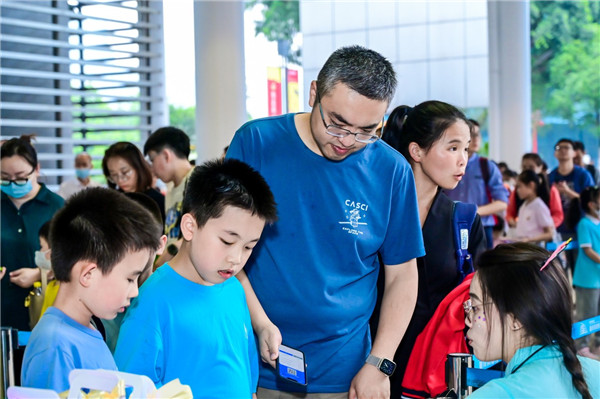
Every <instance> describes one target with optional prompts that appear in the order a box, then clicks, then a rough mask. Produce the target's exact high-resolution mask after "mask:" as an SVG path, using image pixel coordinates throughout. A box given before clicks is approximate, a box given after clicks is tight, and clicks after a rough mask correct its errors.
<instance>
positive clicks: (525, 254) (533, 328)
mask: <svg viewBox="0 0 600 399" xmlns="http://www.w3.org/2000/svg"><path fill="white" fill-rule="evenodd" d="M549 256H550V253H549V252H548V251H546V250H545V249H543V248H541V247H539V246H537V245H533V244H529V243H513V244H501V245H498V246H497V247H496V248H494V249H492V250H490V251H487V252H484V253H483V254H481V255H480V258H479V268H478V270H477V276H478V278H479V282H480V284H481V290H482V298H481V299H482V301H483V303H484V304H486V303H488V304H491V303H493V304H494V305H495V307H496V308H497V310H498V312H499V315H500V320H501V324H502V325H501V328H502V331H504V327H505V325H504V323H505V320H506V317H507V316H508V315H512V316H513V317H514V318H515V319H516V320H517V321H519V322H520V323H521V325H522V326H523V329H524V331H525V333H526V335H527V336H528V337H529V338H531V339H532V342H533V344H536V345H558V347H559V349H560V351H561V353H562V355H563V361H564V364H565V366H566V368H567V370H568V371H569V373H570V374H571V379H572V381H573V385H574V387H575V389H577V391H579V393H581V396H582V397H583V398H586V399H591V398H592V396H591V394H590V392H589V389H588V385H587V383H586V381H585V379H584V376H583V370H582V367H581V363H580V362H579V359H578V358H577V350H576V348H575V342H574V341H573V338H572V337H571V325H572V323H573V317H572V309H573V301H572V296H571V290H572V288H571V285H570V284H569V282H568V280H567V278H566V276H565V274H564V271H563V268H562V266H561V265H560V263H559V261H558V259H554V260H553V261H552V262H551V263H550V264H549V265H548V266H547V267H546V268H545V269H544V270H542V271H540V268H541V267H542V265H543V264H544V263H545V262H546V260H547V259H548V258H549ZM484 306H485V307H486V308H487V309H486V310H487V311H490V310H491V309H490V307H491V305H484Z"/></svg>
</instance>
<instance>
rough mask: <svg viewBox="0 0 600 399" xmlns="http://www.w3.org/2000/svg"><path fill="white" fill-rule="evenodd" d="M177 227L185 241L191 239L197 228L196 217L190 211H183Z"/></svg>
mask: <svg viewBox="0 0 600 399" xmlns="http://www.w3.org/2000/svg"><path fill="white" fill-rule="evenodd" d="M179 227H180V229H181V235H182V236H183V239H184V240H185V241H191V240H192V238H193V237H194V234H195V233H196V230H197V229H198V223H196V218H195V217H194V216H193V215H192V214H191V213H185V214H183V216H181V224H180V225H179Z"/></svg>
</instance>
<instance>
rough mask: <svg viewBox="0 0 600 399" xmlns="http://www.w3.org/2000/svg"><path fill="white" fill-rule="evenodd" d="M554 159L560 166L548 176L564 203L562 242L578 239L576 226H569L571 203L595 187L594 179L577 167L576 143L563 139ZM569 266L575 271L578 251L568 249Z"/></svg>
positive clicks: (559, 142)
mask: <svg viewBox="0 0 600 399" xmlns="http://www.w3.org/2000/svg"><path fill="white" fill-rule="evenodd" d="M554 157H555V158H556V160H557V161H558V166H557V167H556V168H554V169H553V170H552V172H550V173H549V174H548V182H549V183H550V184H552V185H553V186H554V187H556V188H557V189H558V192H559V193H560V199H561V202H562V207H563V212H564V214H565V221H564V222H563V223H562V224H561V225H560V226H558V229H557V231H558V232H559V233H560V236H561V240H563V241H564V240H567V239H568V238H573V239H575V240H576V239H577V234H576V232H575V226H568V223H569V221H568V215H569V207H570V206H571V201H572V200H573V199H574V198H579V194H580V193H581V192H582V191H583V189H584V188H586V187H589V186H593V185H594V179H592V175H590V174H589V172H588V171H587V170H585V169H584V168H582V167H581V166H577V165H575V162H574V160H573V158H574V157H575V143H574V142H573V140H570V139H567V138H562V139H560V140H558V142H557V143H556V145H555V146H554ZM565 256H566V259H567V266H568V267H569V268H570V269H571V272H574V270H575V261H576V260H577V250H576V249H568V250H566V251H565Z"/></svg>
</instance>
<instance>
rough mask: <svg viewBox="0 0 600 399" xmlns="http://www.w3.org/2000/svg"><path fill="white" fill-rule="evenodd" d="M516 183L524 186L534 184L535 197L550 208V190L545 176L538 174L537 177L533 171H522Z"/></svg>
mask: <svg viewBox="0 0 600 399" xmlns="http://www.w3.org/2000/svg"><path fill="white" fill-rule="evenodd" d="M517 181H520V182H521V183H525V184H529V183H534V184H535V192H536V194H537V196H538V197H540V198H541V199H542V201H544V203H545V204H546V206H548V207H550V188H549V186H548V180H546V175H545V174H543V173H540V174H539V175H538V174H537V173H535V172H534V171H533V170H524V171H522V172H521V173H519V176H518V177H517ZM521 203H522V202H521Z"/></svg>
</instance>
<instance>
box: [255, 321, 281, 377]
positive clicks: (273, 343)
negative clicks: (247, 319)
mask: <svg viewBox="0 0 600 399" xmlns="http://www.w3.org/2000/svg"><path fill="white" fill-rule="evenodd" d="M256 336H257V337H258V348H259V351H260V358H261V359H262V361H263V362H265V363H269V364H270V365H271V367H273V368H275V359H277V358H278V357H279V345H281V332H280V331H279V328H277V326H275V324H273V323H269V324H267V325H266V326H265V327H264V328H262V329H260V330H256Z"/></svg>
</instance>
